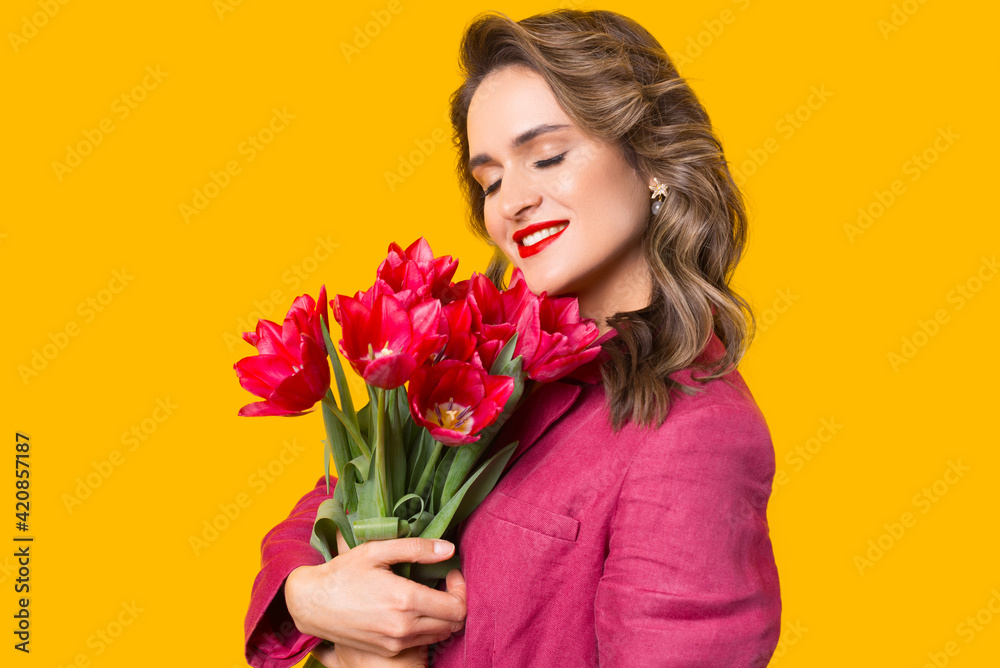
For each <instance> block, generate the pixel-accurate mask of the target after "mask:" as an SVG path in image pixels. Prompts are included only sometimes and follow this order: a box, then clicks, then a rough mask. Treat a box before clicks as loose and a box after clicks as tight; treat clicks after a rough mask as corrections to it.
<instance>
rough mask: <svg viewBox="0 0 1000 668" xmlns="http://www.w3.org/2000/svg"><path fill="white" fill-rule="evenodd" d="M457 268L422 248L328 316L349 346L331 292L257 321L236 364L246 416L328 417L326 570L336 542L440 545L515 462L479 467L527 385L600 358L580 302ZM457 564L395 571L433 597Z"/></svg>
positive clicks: (322, 536)
mask: <svg viewBox="0 0 1000 668" xmlns="http://www.w3.org/2000/svg"><path fill="white" fill-rule="evenodd" d="M457 267H458V261H457V260H453V259H452V258H451V256H448V255H446V256H443V257H434V254H433V252H432V251H431V248H430V246H429V245H428V243H427V241H426V240H425V239H424V238H423V237H421V238H419V239H417V240H416V241H414V242H413V243H412V244H411V245H410V246H409V247H408V248H406V249H405V250H403V248H401V247H400V246H399V245H398V244H396V243H392V244H390V246H389V251H388V256H387V257H386V259H385V260H384V261H383V262H382V263H381V264H380V265H379V267H378V271H377V272H376V279H375V283H374V285H372V286H371V287H370V288H368V289H367V290H365V291H358V292H357V293H356V294H355V296H354V297H348V296H346V295H337V296H336V298H335V299H334V300H333V301H332V302H331V303H330V304H331V305H332V307H333V313H334V317H335V318H336V320H337V323H338V324H339V325H340V326H341V330H342V334H343V337H342V338H341V339H340V341H339V346H337V347H335V346H334V344H333V341H332V339H331V336H330V330H329V321H328V315H327V300H326V287H325V286H323V287H322V288H321V289H320V292H319V299H318V300H316V301H314V300H313V298H312V297H311V296H309V295H302V296H300V297H298V298H297V299H295V301H294V302H293V304H292V307H291V310H289V311H288V314H287V315H286V316H285V319H284V322H283V323H282V324H281V325H278V324H277V323H274V322H270V321H268V320H260V321H258V323H257V328H256V331H255V332H246V333H244V335H243V338H244V339H245V340H246V341H247V342H248V343H250V344H251V345H253V346H254V347H256V348H257V355H255V356H251V357H246V358H243V359H241V360H240V361H239V362H237V363H236V365H235V369H236V373H237V375H238V377H239V380H240V384H241V385H242V386H243V387H244V388H245V389H246V390H249V391H250V392H252V393H253V394H255V395H257V396H259V397H261V398H262V399H263V401H258V402H255V403H251V404H248V405H246V406H244V407H243V408H242V409H240V413H239V414H240V415H244V416H256V415H284V416H293V415H303V414H304V413H306V412H309V411H310V410H312V409H313V407H314V406H315V404H316V403H317V402H319V403H320V405H321V406H322V413H323V418H324V423H325V425H326V436H327V438H326V440H325V441H324V443H325V446H326V447H325V456H324V461H325V467H326V476H327V491H328V492H329V483H330V478H329V476H330V459H331V458H332V459H333V462H334V465H335V467H336V471H337V475H338V481H337V485H336V487H335V489H334V493H333V496H332V498H330V499H327V500H325V501H324V502H323V503H322V504H321V506H320V508H319V511H318V513H317V517H316V522H315V524H314V527H313V535H312V541H311V543H312V545H313V546H314V547H315V548H316V549H317V550H319V551H320V552H321V553H322V554H323V556H324V557H325V558H326V560H327V561H329V560H330V559H332V558H333V556H335V555H336V554H337V541H336V531H337V529H339V530H340V533H341V534H342V535H343V538H344V540H345V541H346V543H347V545H348V546H349V547H351V548H353V547H355V546H356V545H358V544H360V543H362V542H364V541H368V540H378V539H386V538H397V537H406V536H420V537H423V538H442V537H444V536H445V535H446V534H447V533H448V532H449V530H450V529H451V528H452V527H455V526H457V525H458V524H459V523H460V522H461V521H462V520H463V519H465V518H466V517H468V515H469V514H470V513H471V512H472V511H473V510H474V509H475V508H476V506H478V504H479V503H480V502H481V501H482V499H483V498H485V496H486V495H487V494H488V493H489V492H490V491H491V490H492V489H493V486H494V485H495V484H496V482H497V480H498V479H499V477H500V475H501V473H502V472H503V470H504V468H505V466H506V464H507V462H508V460H509V459H510V457H511V455H512V454H513V452H514V449H515V447H516V446H517V442H516V441H515V442H514V443H510V444H508V445H506V446H505V447H503V448H501V449H499V450H498V451H496V453H495V454H493V455H492V456H491V457H489V458H487V459H486V460H485V461H480V460H481V459H482V458H483V456H484V454H485V453H487V450H488V447H489V446H490V445H491V442H492V440H493V437H494V436H495V435H496V433H497V432H498V431H499V429H500V427H501V425H502V424H503V423H504V421H505V420H506V419H507V417H508V416H509V415H510V414H511V413H512V412H513V411H514V409H515V408H516V407H517V405H518V403H519V402H520V400H521V398H522V396H525V394H524V389H525V384H526V382H527V381H534V382H548V381H553V380H557V379H560V378H563V377H566V376H568V375H569V374H571V373H576V372H582V371H583V369H580V367H581V366H582V365H585V364H586V363H588V362H590V361H591V360H593V359H594V357H596V355H597V354H598V352H599V350H600V349H599V348H598V347H596V346H590V344H591V343H592V342H593V341H594V340H595V339H596V338H597V336H598V330H597V326H596V325H595V324H594V322H593V321H592V320H590V319H581V318H580V315H579V308H578V304H577V301H576V298H574V297H555V298H550V297H548V296H547V295H546V294H545V293H542V295H540V296H538V295H535V294H533V293H532V292H531V291H529V290H528V287H527V284H526V283H525V282H524V279H523V277H522V276H521V274H520V271H519V270H515V271H514V275H513V278H512V281H511V286H510V288H508V289H507V290H503V291H500V290H498V289H497V288H496V286H495V285H494V284H493V283H492V282H491V281H490V280H489V279H488V278H487V277H486V276H484V275H482V274H473V276H472V278H470V279H468V280H464V281H460V282H458V283H454V282H452V280H451V279H452V277H453V276H454V274H455V270H456V269H457ZM338 352H339V353H340V355H343V356H344V358H345V359H346V360H347V361H348V362H349V363H350V365H351V367H352V368H353V369H354V370H355V371H356V372H357V373H358V374H359V375H360V376H361V377H362V378H363V379H364V381H365V386H366V388H367V391H368V399H369V401H368V403H367V405H366V406H365V407H364V408H362V409H360V410H358V411H355V408H354V403H353V401H352V398H351V394H350V391H349V389H348V386H347V380H346V378H345V376H344V369H343V366H342V365H341V362H340V358H339V355H338ZM331 366H332V367H333V375H332V377H333V378H334V379H335V380H336V386H337V396H338V397H339V402H338V400H337V397H335V396H334V392H333V389H332V387H331V373H330V367H331ZM591 373H592V370H591ZM457 557H458V555H457V554H456V555H455V557H453V558H452V560H449V561H448V562H445V563H442V564H400V565H397V569H396V571H397V572H398V573H400V574H401V575H404V576H406V577H410V578H412V579H414V580H417V581H422V582H424V583H426V584H429V585H431V586H433V583H434V582H436V581H437V580H438V579H439V578H441V577H443V576H444V574H445V573H447V571H448V570H449V569H450V568H452V567H454V566H455V561H456V559H457ZM411 567H412V569H413V570H412V571H411V570H410V569H411Z"/></svg>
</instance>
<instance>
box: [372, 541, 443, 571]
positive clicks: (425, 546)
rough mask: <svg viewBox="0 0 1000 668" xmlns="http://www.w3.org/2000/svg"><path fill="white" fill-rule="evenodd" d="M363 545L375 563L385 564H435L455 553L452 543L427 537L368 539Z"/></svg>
mask: <svg viewBox="0 0 1000 668" xmlns="http://www.w3.org/2000/svg"><path fill="white" fill-rule="evenodd" d="M363 547H365V549H366V550H368V553H369V554H370V555H371V556H372V558H373V559H374V560H375V561H376V562H377V563H379V564H382V565H385V566H391V565H392V564H399V563H416V564H436V563H437V562H439V561H444V560H445V559H448V558H449V557H451V556H452V555H453V554H455V544H454V543H450V542H448V541H446V540H436V539H434V540H432V539H429V538H391V539H389V540H370V541H368V542H367V543H365V544H364V546H363Z"/></svg>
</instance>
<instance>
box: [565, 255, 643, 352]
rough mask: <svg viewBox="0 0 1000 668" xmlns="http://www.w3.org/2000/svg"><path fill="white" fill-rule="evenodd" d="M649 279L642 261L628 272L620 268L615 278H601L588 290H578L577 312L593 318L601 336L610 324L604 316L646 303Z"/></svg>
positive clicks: (639, 307) (633, 308)
mask: <svg viewBox="0 0 1000 668" xmlns="http://www.w3.org/2000/svg"><path fill="white" fill-rule="evenodd" d="M651 295H652V280H651V278H650V276H649V271H648V269H647V267H646V265H645V262H643V263H642V265H641V266H640V267H639V268H638V269H637V270H636V271H631V272H619V273H618V274H617V275H616V276H615V277H614V278H612V279H610V280H605V281H602V282H600V283H598V284H596V285H594V286H592V287H591V288H590V289H589V290H585V291H583V292H580V293H578V294H577V298H578V300H579V303H580V315H581V316H583V317H585V318H593V319H594V320H595V321H596V323H597V330H598V331H599V332H600V335H601V336H603V335H604V334H606V333H607V332H608V331H609V330H611V325H609V324H608V323H607V319H608V318H610V317H611V316H613V315H614V314H615V313H619V312H622V311H637V310H639V309H641V308H645V307H646V306H649V301H650V296H651Z"/></svg>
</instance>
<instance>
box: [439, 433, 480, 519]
mask: <svg viewBox="0 0 1000 668" xmlns="http://www.w3.org/2000/svg"><path fill="white" fill-rule="evenodd" d="M487 445H489V443H488V442H487V441H486V439H485V438H482V437H480V439H479V440H478V441H476V442H475V443H467V444H465V445H459V446H455V447H454V448H453V449H454V450H457V451H458V452H456V453H455V460H454V461H453V462H452V463H451V468H450V469H448V476H447V477H446V478H445V481H444V486H443V487H442V489H441V501H440V503H441V507H444V505H445V504H446V503H448V501H449V500H451V497H453V496H454V495H455V492H457V491H458V489H459V488H460V487H461V486H462V485H463V484H464V483H465V479H466V478H467V477H468V475H469V471H471V470H472V467H473V466H475V465H476V461H477V460H478V459H479V455H481V454H482V453H483V450H485V449H486V446H487Z"/></svg>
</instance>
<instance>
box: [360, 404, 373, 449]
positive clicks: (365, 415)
mask: <svg viewBox="0 0 1000 668" xmlns="http://www.w3.org/2000/svg"><path fill="white" fill-rule="evenodd" d="M371 410H372V405H371V403H370V402H369V403H367V404H365V405H364V406H362V407H361V410H359V411H358V431H360V432H361V435H362V436H364V437H365V443H370V442H371V440H372V432H371V429H370V427H371Z"/></svg>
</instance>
